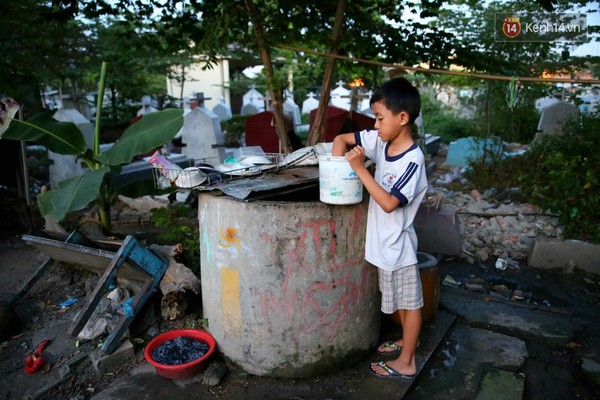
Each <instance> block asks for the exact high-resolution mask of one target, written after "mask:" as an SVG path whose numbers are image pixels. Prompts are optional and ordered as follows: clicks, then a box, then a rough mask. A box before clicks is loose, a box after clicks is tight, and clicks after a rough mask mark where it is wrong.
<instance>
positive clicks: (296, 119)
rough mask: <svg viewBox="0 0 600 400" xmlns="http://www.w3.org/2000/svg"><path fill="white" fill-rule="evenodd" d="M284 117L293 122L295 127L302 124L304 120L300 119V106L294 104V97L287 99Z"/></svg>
mask: <svg viewBox="0 0 600 400" xmlns="http://www.w3.org/2000/svg"><path fill="white" fill-rule="evenodd" d="M283 115H285V116H286V117H287V118H289V119H290V120H291V121H292V123H293V125H294V127H296V126H298V125H300V124H301V123H302V118H301V117H300V107H298V104H296V103H294V99H293V98H292V97H287V98H286V99H285V101H284V102H283Z"/></svg>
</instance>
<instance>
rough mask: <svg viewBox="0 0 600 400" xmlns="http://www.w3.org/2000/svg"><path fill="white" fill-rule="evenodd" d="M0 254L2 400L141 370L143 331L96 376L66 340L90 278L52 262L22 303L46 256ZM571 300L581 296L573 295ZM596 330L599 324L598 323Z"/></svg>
mask: <svg viewBox="0 0 600 400" xmlns="http://www.w3.org/2000/svg"><path fill="white" fill-rule="evenodd" d="M0 254H1V257H0V302H1V304H2V305H3V307H4V308H3V310H4V312H5V314H4V315H3V316H2V317H3V318H2V319H3V321H9V320H10V315H8V314H9V313H7V312H6V310H7V306H6V305H10V307H8V309H13V310H14V311H15V314H16V315H15V318H13V319H12V321H11V322H10V323H9V324H8V325H4V326H2V327H1V328H2V329H0V333H1V334H2V336H4V337H3V338H2V342H1V343H0V373H1V374H2V376H3V379H2V380H0V399H6V400H9V399H11V400H12V399H69V400H70V399H73V400H84V399H89V398H90V397H92V396H94V395H97V394H98V393H99V392H101V391H103V390H104V389H105V388H107V387H108V386H109V385H111V383H112V382H114V381H115V380H116V379H118V378H119V377H120V376H122V375H123V374H127V373H128V371H130V370H131V369H133V368H135V367H137V366H139V365H141V364H143V363H146V361H145V360H144V357H143V347H144V345H145V344H146V343H147V341H148V340H149V339H150V337H149V336H148V335H146V334H145V333H144V332H142V333H139V334H138V336H135V339H136V340H134V343H135V344H134V346H135V353H134V355H133V356H129V357H126V358H125V359H123V360H121V361H120V362H119V364H118V365H117V366H114V367H113V368H111V369H110V370H108V371H105V372H104V373H99V372H98V371H97V370H96V369H95V368H94V366H93V363H90V362H89V361H86V360H88V357H90V356H91V355H92V354H93V353H95V352H96V353H97V352H98V349H97V346H98V345H99V343H100V341H99V340H92V341H88V342H83V343H78V342H77V341H76V340H75V339H73V338H71V337H70V336H69V335H68V334H67V332H68V330H69V328H70V326H71V323H72V320H73V318H75V315H76V311H77V310H79V309H80V308H81V306H80V304H81V303H83V300H84V298H85V295H86V291H89V283H88V284H87V289H86V282H88V280H89V279H90V277H91V276H92V275H93V274H91V273H89V272H87V271H83V270H79V269H74V268H72V267H69V266H67V265H64V264H61V263H56V264H55V265H54V266H53V267H52V269H51V273H47V274H45V275H44V277H43V278H42V279H41V280H40V281H38V282H37V283H36V284H35V285H34V286H33V287H32V288H31V290H29V292H27V293H26V294H25V295H24V296H23V297H21V298H17V297H16V296H15V293H17V292H18V290H19V288H20V287H21V286H22V285H23V284H24V283H25V282H26V281H27V280H28V279H29V278H30V277H31V276H32V274H33V272H34V271H35V270H36V269H37V268H38V267H39V266H40V265H41V264H42V263H43V261H44V260H45V255H44V254H41V253H40V252H38V251H37V250H36V249H35V248H33V247H32V246H29V245H27V244H26V243H25V242H23V241H22V240H21V238H20V236H19V235H11V236H9V237H7V238H5V239H4V240H1V241H0ZM440 266H441V268H442V271H443V272H442V273H443V274H445V273H446V272H447V271H452V273H453V276H455V277H456V278H461V277H465V276H470V275H474V274H481V273H485V270H484V269H482V266H480V265H469V264H466V263H464V262H461V263H458V264H457V263H454V264H452V262H450V263H444V262H442V263H440ZM516 274H517V275H516V276H517V277H516V278H515V279H519V278H518V276H519V274H520V275H521V278H522V279H523V280H532V279H533V280H535V279H537V280H539V279H540V276H539V275H540V274H543V276H544V279H546V280H548V282H552V289H551V287H550V286H548V292H544V291H542V288H543V285H538V286H537V287H538V289H536V293H535V295H536V296H539V299H540V301H543V300H544V299H550V300H551V301H552V302H553V303H555V304H557V305H560V306H564V307H569V306H573V305H575V306H577V307H583V306H585V307H586V309H591V310H592V311H590V316H591V317H593V315H596V316H597V315H598V313H597V312H596V313H594V312H593V309H594V308H597V307H598V305H599V304H600V289H599V286H598V282H597V281H598V280H597V279H595V278H594V277H588V276H585V275H583V274H571V275H569V276H568V277H566V276H561V275H560V274H552V273H547V272H543V273H542V272H540V271H537V270H533V271H532V270H530V269H523V270H522V271H520V272H516ZM558 285H560V286H558ZM560 287H562V289H560ZM577 293H579V294H581V296H577V295H576V294H577ZM68 298H78V299H79V301H78V303H76V305H74V306H71V307H66V308H62V307H60V306H59V304H60V303H61V302H63V301H64V300H66V299H68ZM570 302H577V304H568V303H570ZM78 304H79V306H78ZM199 318H200V316H199V315H197V314H193V313H192V314H190V315H188V318H185V319H183V320H181V321H177V322H175V323H172V324H170V323H167V322H165V321H159V322H158V323H157V324H155V325H154V328H151V329H160V330H164V329H167V328H168V325H171V326H172V327H173V328H174V327H182V326H184V325H186V324H190V323H194V322H198V321H199ZM595 323H596V324H597V321H596V322H595ZM45 339H49V340H50V342H49V344H48V345H47V346H46V348H45V349H44V351H43V358H44V360H45V361H46V364H45V366H44V367H43V368H42V369H41V370H39V371H37V372H35V373H30V374H28V373H25V371H24V367H25V358H26V356H27V354H29V353H30V352H31V351H33V349H34V348H35V347H36V346H37V345H38V344H39V343H40V342H41V341H42V340H45ZM536 358H539V359H544V362H543V363H542V364H540V366H539V367H538V368H537V370H539V371H537V372H531V371H529V372H528V374H532V373H535V374H538V373H539V375H538V376H540V377H542V376H543V374H547V375H548V376H551V375H552V374H549V373H548V371H545V369H547V368H549V366H551V365H555V367H553V368H555V369H556V370H557V369H559V368H560V367H559V366H560V365H563V366H566V367H565V368H567V369H568V368H569V367H568V366H569V365H572V360H570V359H569V357H568V355H566V354H565V353H562V354H561V353H558V352H557V353H551V352H548V351H545V350H542V351H540V354H538V355H536ZM229 375H230V376H233V377H235V379H234V380H236V381H239V379H241V378H240V377H243V376H246V379H247V381H246V382H245V383H244V384H245V385H248V386H252V385H253V383H252V379H250V377H249V376H248V375H244V374H243V372H242V371H235V370H230V373H229ZM540 379H541V378H540ZM570 379H571V380H572V381H571V385H572V386H573V388H575V389H573V388H572V389H565V390H568V393H580V394H582V395H581V396H578V398H598V393H597V391H596V392H595V390H596V389H594V388H593V387H591V386H589V385H586V386H585V387H584V386H582V385H581V384H580V382H579V381H578V380H577V379H574V378H570ZM318 381H319V380H317V381H316V382H318ZM257 382H258V383H257V384H259V385H261V386H263V388H262V390H263V392H264V393H265V394H269V393H279V394H281V396H282V397H278V398H282V399H283V398H286V399H287V398H296V397H294V396H293V393H292V392H290V393H288V394H289V396H288V394H286V393H287V391H288V390H291V389H290V388H287V389H286V387H285V385H284V386H282V384H281V382H278V381H277V380H269V379H265V378H262V379H259V380H257ZM269 382H270V383H269ZM316 382H312V383H311V385H315V384H316ZM238 383H239V382H238ZM322 383H323V385H324V387H326V386H327V383H326V380H325V379H323V380H322ZM226 385H227V379H226V381H225V382H224V384H223V385H220V386H218V387H216V388H215V391H217V392H221V391H222V390H224V388H226ZM265 385H266V386H265ZM577 387H579V389H577ZM529 390H530V391H531V390H532V389H529ZM535 390H536V389H533V393H531V392H530V393H529V394H534V393H535ZM557 390H558V389H557ZM557 393H560V392H557ZM594 393H596V394H594ZM526 394H527V392H526ZM529 394H528V395H527V396H526V397H524V398H536V397H535V395H532V396H529ZM290 396H291V397H290ZM413 397H414V396H413ZM413 397H409V398H413ZM215 398H223V397H219V396H217V397H215ZM416 398H418V396H417V397H416ZM547 398H557V397H552V396H550V397H547Z"/></svg>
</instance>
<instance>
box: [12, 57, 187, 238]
mask: <svg viewBox="0 0 600 400" xmlns="http://www.w3.org/2000/svg"><path fill="white" fill-rule="evenodd" d="M105 80H106V63H103V64H102V73H101V76H100V90H99V94H98V103H97V108H96V109H97V112H96V125H95V132H94V144H93V148H92V149H90V148H88V147H87V145H86V142H85V137H84V135H83V133H82V132H81V130H80V129H79V128H78V127H77V125H75V124H74V123H72V122H59V121H56V120H55V119H54V118H52V117H51V116H50V115H48V114H45V113H40V114H37V115H35V116H33V117H32V118H31V119H29V120H27V121H22V120H19V119H16V118H11V117H7V119H6V124H7V125H8V128H6V129H5V130H4V132H0V138H2V139H13V140H23V141H29V142H34V143H37V144H39V145H42V146H45V147H46V148H47V149H48V150H50V151H53V152H55V153H58V154H63V155H74V156H76V157H77V158H78V159H80V160H82V161H83V162H84V163H85V165H86V166H87V171H86V172H85V173H84V174H83V175H80V176H75V177H72V178H69V179H65V180H64V181H61V182H59V184H58V186H59V187H58V188H57V189H55V190H50V191H46V192H44V193H41V194H39V195H38V196H37V202H38V208H39V210H40V213H41V214H42V216H46V215H50V216H52V217H53V218H54V219H55V220H56V221H58V222H60V221H62V220H63V219H64V218H65V216H66V215H67V214H68V213H69V212H72V211H78V210H82V209H84V208H86V207H87V206H88V205H90V203H92V202H94V201H95V202H96V206H97V209H98V214H99V221H100V224H101V226H102V229H103V231H104V232H105V233H110V232H111V220H110V207H111V204H112V203H113V202H114V200H115V198H116V193H117V191H116V190H115V188H114V187H112V185H111V184H110V174H111V172H113V171H118V170H120V168H121V167H122V166H123V165H125V164H127V163H129V162H131V161H132V160H133V158H134V157H135V156H136V155H139V154H145V153H148V152H149V151H151V150H152V149H154V148H156V147H159V146H161V145H163V144H164V143H166V142H167V141H169V140H171V139H172V138H173V137H174V136H175V135H176V134H177V132H178V131H179V130H180V129H181V126H182V125H183V111H182V110H181V109H167V110H163V111H157V112H153V113H149V114H145V115H144V117H143V118H142V119H141V120H140V121H138V122H137V123H135V124H134V125H131V126H130V127H128V128H127V129H126V130H125V131H124V132H123V135H122V136H121V137H120V138H119V139H118V140H117V141H116V142H115V143H114V144H113V145H112V146H111V147H110V148H109V149H108V150H106V151H104V152H100V120H101V118H100V115H101V110H102V98H103V97H104V85H105Z"/></svg>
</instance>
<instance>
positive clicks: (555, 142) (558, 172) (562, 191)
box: [465, 117, 600, 243]
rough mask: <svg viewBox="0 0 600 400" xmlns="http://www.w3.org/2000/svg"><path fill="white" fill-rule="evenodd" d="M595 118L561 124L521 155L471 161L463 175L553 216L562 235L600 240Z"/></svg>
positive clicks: (598, 125) (599, 127)
mask: <svg viewBox="0 0 600 400" xmlns="http://www.w3.org/2000/svg"><path fill="white" fill-rule="evenodd" d="M598 132H600V118H598V117H595V118H593V117H583V118H582V119H581V121H578V122H573V123H568V124H566V128H565V132H564V133H563V134H562V135H546V136H544V137H543V139H542V140H540V141H535V142H533V143H532V145H531V147H530V149H529V150H528V151H527V152H526V153H525V154H523V155H520V156H515V157H509V158H496V159H494V158H491V159H490V158H488V159H487V160H485V161H484V160H474V161H473V162H471V163H470V169H469V170H468V171H467V172H466V174H465V177H466V178H467V179H468V180H469V182H470V184H471V185H473V186H474V187H476V188H477V189H478V190H480V191H481V190H486V189H490V188H494V189H495V190H496V191H497V193H507V192H510V193H511V197H512V198H514V199H515V200H520V201H526V202H528V203H531V204H534V205H537V206H539V207H540V208H541V209H542V210H544V211H550V212H553V213H556V214H558V215H559V222H560V223H561V224H562V225H563V226H564V227H565V232H564V234H565V237H568V238H572V239H579V240H587V241H591V242H594V243H600V185H599V184H600V178H599V177H600V152H599V151H598V149H600V135H598Z"/></svg>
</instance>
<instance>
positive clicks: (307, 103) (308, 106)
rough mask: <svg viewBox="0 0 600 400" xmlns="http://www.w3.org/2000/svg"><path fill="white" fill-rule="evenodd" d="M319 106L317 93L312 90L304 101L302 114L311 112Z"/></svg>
mask: <svg viewBox="0 0 600 400" xmlns="http://www.w3.org/2000/svg"><path fill="white" fill-rule="evenodd" d="M317 108H319V100H317V99H316V98H315V94H314V93H313V92H310V93H309V94H308V99H306V100H304V101H303V102H302V114H310V112H311V111H312V110H315V109H317Z"/></svg>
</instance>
